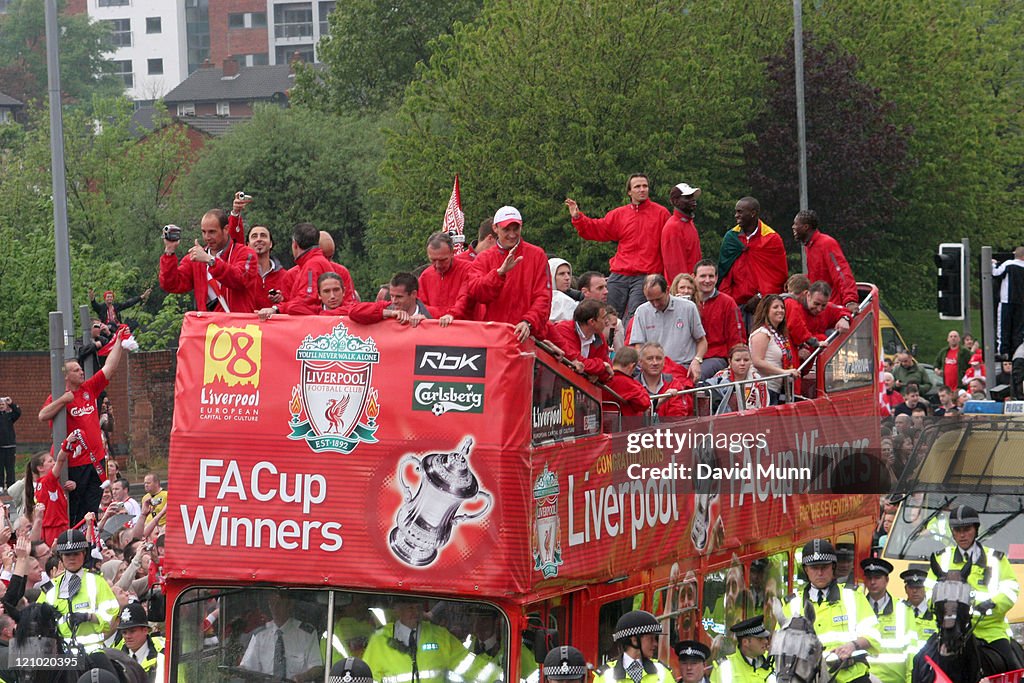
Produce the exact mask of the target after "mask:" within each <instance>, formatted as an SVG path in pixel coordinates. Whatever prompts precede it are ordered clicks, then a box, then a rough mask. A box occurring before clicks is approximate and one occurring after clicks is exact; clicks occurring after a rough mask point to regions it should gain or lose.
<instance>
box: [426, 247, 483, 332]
mask: <svg viewBox="0 0 1024 683" xmlns="http://www.w3.org/2000/svg"><path fill="white" fill-rule="evenodd" d="M427 258H428V259H429V260H430V267H429V268H427V269H426V270H424V271H423V272H422V273H421V274H420V281H419V297H420V300H421V301H422V302H423V303H424V304H426V305H427V306H430V307H431V308H433V309H436V310H437V311H439V312H440V313H441V314H442V315H444V314H446V313H447V314H450V315H451V316H452V317H453V318H455V319H456V320H466V319H473V316H472V313H473V312H474V311H473V310H467V309H474V308H475V307H472V306H470V305H469V293H468V292H467V289H466V288H467V285H468V283H469V274H470V271H471V270H472V269H473V261H472V260H470V259H460V258H455V245H454V244H453V243H452V238H451V235H449V234H448V233H446V232H435V233H434V234H433V235H431V236H430V237H429V238H428V239H427Z"/></svg>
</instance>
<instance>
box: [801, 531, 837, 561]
mask: <svg viewBox="0 0 1024 683" xmlns="http://www.w3.org/2000/svg"><path fill="white" fill-rule="evenodd" d="M837 559H838V557H837V556H836V550H835V548H833V547H832V544H831V543H829V542H828V539H825V538H816V539H814V540H813V541H810V542H809V543H807V545H805V546H804V549H803V553H802V554H801V556H800V561H801V562H802V563H803V565H804V566H805V567H813V566H814V565H820V564H833V563H835V562H836V561H837Z"/></svg>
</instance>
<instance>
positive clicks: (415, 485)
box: [164, 287, 880, 683]
mask: <svg viewBox="0 0 1024 683" xmlns="http://www.w3.org/2000/svg"><path fill="white" fill-rule="evenodd" d="M862 298H863V304H862V310H861V312H860V314H859V315H858V316H857V317H856V318H855V320H854V323H853V324H852V326H851V329H850V330H848V331H846V332H843V333H841V334H839V335H837V336H836V338H835V339H833V340H832V341H831V343H830V344H829V345H828V347H827V348H824V349H822V350H821V351H820V352H819V353H818V354H817V356H816V358H814V359H813V360H812V361H811V363H810V365H812V366H813V367H812V368H811V370H810V372H809V373H808V374H806V375H805V377H804V381H803V389H802V394H803V395H802V397H801V400H797V401H795V402H793V403H791V404H788V405H780V406H772V407H768V408H764V409H761V410H759V411H755V412H743V413H733V414H728V415H723V416H718V417H714V416H710V415H705V416H695V417H691V418H686V419H684V420H680V421H677V422H662V423H659V424H653V425H648V426H640V425H637V426H635V428H632V429H629V430H626V431H617V432H612V433H609V432H608V431H606V429H608V428H609V426H610V425H611V424H612V423H617V422H618V420H617V419H612V418H617V416H615V415H613V414H612V413H611V411H608V410H606V408H608V406H607V405H605V406H603V405H602V396H601V393H600V391H599V390H598V389H597V388H596V387H594V386H593V385H591V384H590V383H588V382H587V381H586V380H585V379H583V378H582V377H580V376H578V375H576V374H575V373H573V372H571V371H569V370H567V369H566V368H565V367H564V366H563V365H561V364H560V363H559V362H558V361H557V360H556V359H555V358H553V357H551V356H549V355H548V354H547V353H546V352H544V351H542V350H540V349H538V348H537V347H535V346H534V345H533V344H532V343H530V342H527V343H525V344H519V343H517V342H516V341H515V338H514V336H513V334H512V328H511V326H508V325H503V324H490V323H486V324H485V323H455V324H453V325H452V326H450V327H448V328H445V329H442V328H440V327H438V326H437V325H436V324H434V323H431V322H429V321H428V322H425V323H421V324H420V325H419V326H418V327H416V328H411V327H406V326H400V325H398V324H391V323H382V324H378V325H373V326H361V325H358V324H355V323H352V322H351V321H350V320H348V319H347V318H337V317H326V316H322V317H302V318H290V317H287V316H274V318H273V319H271V320H269V321H266V322H260V321H257V320H256V319H255V318H254V316H250V315H235V314H232V315H226V314H222V315H218V314H206V313H190V314H188V315H187V316H186V318H185V321H184V324H183V327H182V332H181V338H180V349H179V352H178V375H177V387H176V392H175V408H174V426H173V430H172V435H171V444H170V452H171V456H170V458H171V459H170V468H169V480H170V491H171V504H170V507H169V512H168V523H167V541H166V546H167V553H166V555H167V558H166V565H165V568H164V569H165V575H166V586H165V589H166V598H167V614H168V620H167V629H168V636H169V647H168V651H167V656H168V662H167V667H166V669H167V671H168V677H169V678H168V680H179V681H190V682H191V681H208V680H257V679H258V680H268V679H259V675H258V674H253V673H251V670H252V669H253V668H255V665H254V664H253V662H254V661H255V659H254V658H255V657H257V656H258V655H259V654H260V653H259V652H256V653H254V652H253V651H252V650H253V649H254V648H258V647H259V643H260V642H261V641H260V640H259V639H258V638H256V637H255V636H254V635H253V634H254V633H257V632H258V629H259V628H260V627H261V626H263V625H264V624H265V623H266V622H267V621H269V620H270V619H271V616H272V615H273V616H274V617H278V616H280V614H279V611H280V610H281V609H282V608H281V600H280V599H279V595H280V593H279V591H278V589H280V588H286V589H288V590H287V595H288V597H290V600H286V601H285V602H286V606H287V610H288V614H289V615H291V616H292V617H294V618H295V619H297V620H298V622H299V623H301V624H302V625H303V628H304V629H305V630H306V632H307V633H309V634H312V635H314V636H315V638H316V640H317V642H318V644H319V645H318V648H317V651H318V656H319V657H321V658H324V661H323V668H322V669H316V668H315V667H313V668H309V667H307V666H306V665H307V664H310V663H311V661H312V659H314V657H313V654H311V653H310V652H309V650H310V649H311V648H307V652H306V655H307V659H306V660H305V661H303V662H298V661H296V662H290V664H289V666H291V667H292V668H293V669H294V670H295V671H302V672H303V673H304V677H306V678H309V679H311V680H312V679H315V680H326V676H327V671H328V670H329V669H330V666H331V663H332V662H334V661H337V660H338V659H339V658H341V657H346V656H349V655H359V656H364V657H365V658H366V659H367V661H368V663H370V664H371V666H374V665H377V667H378V670H377V671H375V674H374V675H375V678H376V679H377V680H381V681H387V682H389V683H399V682H404V681H412V680H416V679H419V680H427V679H429V680H432V681H441V680H450V681H456V682H458V681H466V680H479V681H491V680H498V679H503V680H509V679H510V678H511V679H515V678H516V677H518V678H520V679H521V680H536V679H537V678H538V672H537V667H536V661H537V660H540V659H542V657H543V654H544V651H545V650H546V648H548V647H550V646H552V645H553V644H555V643H571V644H573V645H575V646H576V647H579V648H580V649H581V650H582V651H583V652H584V654H585V655H586V656H587V658H588V661H590V662H592V663H594V664H595V665H596V664H599V663H601V662H602V661H604V660H606V659H607V658H608V657H610V656H613V654H614V652H613V650H614V644H613V642H612V638H611V633H612V631H613V627H614V625H615V622H616V620H617V619H618V617H619V616H620V615H621V614H623V613H624V612H626V611H629V610H631V609H634V608H643V609H648V610H651V611H653V612H655V613H656V614H658V615H659V617H661V618H663V619H664V620H665V622H666V624H667V625H668V628H667V633H668V636H669V637H668V638H665V639H663V641H664V642H663V645H662V649H661V653H662V658H663V659H666V661H668V662H670V663H671V664H672V665H673V666H674V665H675V664H676V662H675V657H674V655H672V656H671V657H669V656H668V648H669V646H670V644H671V643H672V642H673V641H674V640H675V639H681V638H689V637H696V638H700V639H702V640H704V641H705V642H710V643H713V644H714V645H715V647H716V649H717V651H719V652H725V651H728V648H729V647H730V646H731V644H730V641H729V640H728V637H727V635H726V634H727V627H728V626H729V625H731V624H732V623H734V622H735V621H737V620H739V619H742V618H744V617H745V616H747V615H748V614H754V613H757V612H761V611H766V612H767V610H766V605H768V604H770V602H771V598H772V597H773V596H785V595H786V593H788V592H789V591H790V590H792V589H793V588H794V582H795V581H796V580H797V576H796V574H797V571H796V570H797V566H798V564H799V550H800V547H801V546H802V545H803V544H804V543H805V542H806V541H807V540H809V539H811V538H816V537H827V538H830V539H832V540H833V541H834V542H837V543H848V544H850V545H851V547H853V548H855V549H856V552H857V554H858V556H865V555H867V553H868V552H869V549H870V540H871V534H872V531H873V530H874V526H875V521H876V519H877V515H878V497H877V495H876V494H877V492H878V488H877V486H878V485H877V483H876V479H877V474H878V472H877V469H878V468H877V463H876V461H875V458H874V455H875V454H876V453H877V452H878V441H879V422H878V419H879V416H878V380H877V370H878V367H877V364H878V359H879V355H880V354H879V349H878V346H877V339H878V316H877V291H876V290H875V289H874V288H873V287H868V288H864V290H863V291H862ZM697 404H698V406H700V405H701V401H697ZM837 492H843V493H842V494H839V493H837ZM767 617H768V619H769V621H771V619H772V616H771V615H770V613H769V614H768V615H767ZM398 620H402V622H403V623H405V624H406V625H407V626H408V625H409V624H410V623H412V624H413V625H415V624H416V623H429V624H431V626H430V629H428V631H425V632H430V633H432V634H433V635H432V636H430V637H429V638H428V641H427V642H424V641H423V640H422V639H421V640H420V642H419V644H418V649H416V650H415V651H416V652H417V653H418V655H419V657H420V661H419V662H418V664H417V667H416V668H415V671H402V670H400V669H401V667H400V666H399V667H398V670H396V669H395V667H394V666H393V661H392V660H394V659H395V658H389V657H383V656H381V654H380V653H381V651H382V650H381V648H386V647H387V646H393V645H395V643H393V642H390V641H392V640H394V634H395V629H396V628H397V626H396V623H397V621H398ZM450 652H454V653H455V654H448V653H450ZM264 654H265V653H264ZM290 656H291V655H290ZM406 658H407V659H410V658H411V656H410V655H406ZM398 659H401V658H398ZM300 667H305V668H300ZM291 670H292V669H289V671H291Z"/></svg>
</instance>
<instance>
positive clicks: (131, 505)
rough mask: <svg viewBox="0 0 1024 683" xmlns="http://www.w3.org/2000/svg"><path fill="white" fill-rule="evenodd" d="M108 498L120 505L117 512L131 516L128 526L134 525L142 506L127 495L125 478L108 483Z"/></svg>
mask: <svg viewBox="0 0 1024 683" xmlns="http://www.w3.org/2000/svg"><path fill="white" fill-rule="evenodd" d="M110 499H111V500H112V501H113V504H115V505H118V506H119V507H120V510H118V512H122V513H124V514H128V515H131V516H132V521H131V523H130V524H129V525H128V526H129V527H133V526H135V524H136V523H137V522H138V521H139V517H141V516H142V506H141V505H139V501H137V500H135V499H134V498H132V497H131V496H129V495H128V481H127V480H125V479H118V480H116V481H115V482H114V483H112V484H111V485H110Z"/></svg>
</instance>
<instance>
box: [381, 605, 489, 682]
mask: <svg viewBox="0 0 1024 683" xmlns="http://www.w3.org/2000/svg"><path fill="white" fill-rule="evenodd" d="M394 612H395V619H394V621H392V622H390V623H388V624H385V625H384V627H383V628H381V629H379V630H378V631H377V632H376V633H374V634H373V635H372V636H370V641H369V642H368V643H367V645H366V651H365V652H364V653H363V660H364V661H365V662H366V664H367V665H368V666H369V667H370V669H372V670H373V673H374V676H375V677H376V678H377V680H378V681H380V682H381V683H409V682H410V681H411V682H412V683H443V682H444V681H448V680H452V679H453V678H460V679H462V680H463V681H466V682H467V683H472V682H474V681H481V682H484V683H486V682H489V681H491V680H493V679H494V678H495V677H496V676H497V674H498V673H500V671H501V669H500V668H498V667H496V666H494V664H493V663H492V662H490V661H489V660H488V659H487V658H486V657H477V656H476V655H474V654H473V653H472V652H470V651H469V650H467V649H466V648H465V646H463V644H462V643H461V642H459V640H458V638H456V637H455V636H454V635H452V633H451V632H450V631H449V630H448V629H446V628H444V627H443V626H438V625H436V624H432V623H430V622H429V621H425V620H424V619H423V600H422V599H419V598H409V597H400V598H396V599H395V601H394Z"/></svg>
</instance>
